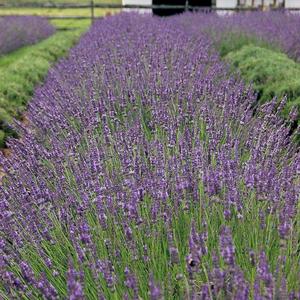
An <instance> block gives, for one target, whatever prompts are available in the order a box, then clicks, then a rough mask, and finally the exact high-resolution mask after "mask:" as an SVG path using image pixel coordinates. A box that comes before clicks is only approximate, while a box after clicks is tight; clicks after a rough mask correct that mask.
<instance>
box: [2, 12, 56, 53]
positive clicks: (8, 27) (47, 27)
mask: <svg viewBox="0 0 300 300" xmlns="http://www.w3.org/2000/svg"><path fill="white" fill-rule="evenodd" d="M54 32H55V28H54V27H53V26H52V25H51V24H50V23H49V22H48V21H47V20H46V19H45V18H42V17H37V16H7V17H2V18H0V55H2V54H5V53H8V52H11V51H13V50H16V49H18V48H20V47H23V46H26V45H31V44H35V43H37V42H39V41H40V40H42V39H45V38H47V37H49V36H50V35H52V34H53V33H54Z"/></svg>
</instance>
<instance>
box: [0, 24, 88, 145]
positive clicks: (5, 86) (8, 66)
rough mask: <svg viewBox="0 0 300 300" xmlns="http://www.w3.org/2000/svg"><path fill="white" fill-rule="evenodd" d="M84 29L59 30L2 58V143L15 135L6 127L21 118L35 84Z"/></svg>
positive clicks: (0, 64)
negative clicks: (13, 120)
mask: <svg viewBox="0 0 300 300" xmlns="http://www.w3.org/2000/svg"><path fill="white" fill-rule="evenodd" d="M82 31H83V28H82V29H80V30H75V31H65V32H58V33H56V34H54V35H53V36H52V37H50V38H48V39H46V40H44V41H42V42H41V43H39V44H36V45H33V46H28V47H24V48H22V49H19V50H17V51H15V52H13V53H11V54H8V55H6V56H3V57H0V78H1V80H0V130H2V131H4V132H5V135H4V136H3V134H1V135H0V143H1V144H2V145H3V142H4V139H5V138H6V137H7V136H8V135H11V133H12V132H11V130H9V128H8V127H7V126H6V124H7V123H10V122H11V121H12V119H13V118H18V117H20V115H21V112H22V111H23V110H24V109H25V107H26V103H27V102H28V100H29V99H30V97H31V96H32V95H33V91H34V88H35V86H36V85H37V84H38V83H39V82H41V81H42V80H43V78H44V76H45V75H46V74H47V72H48V69H49V67H50V66H51V64H52V63H54V62H55V61H56V60H57V59H58V58H60V57H62V56H63V55H65V54H66V53H67V51H68V49H69V48H70V47H72V46H73V45H74V43H75V42H76V41H77V40H78V38H79V37H80V35H81V33H82Z"/></svg>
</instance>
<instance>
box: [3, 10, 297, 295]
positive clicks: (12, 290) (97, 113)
mask: <svg viewBox="0 0 300 300" xmlns="http://www.w3.org/2000/svg"><path fill="white" fill-rule="evenodd" d="M199 18H203V19H204V18H205V16H202V15H199ZM191 20H192V19H191V15H189V14H187V15H182V16H177V17H173V18H170V19H159V18H154V17H151V16H147V15H145V16H143V15H137V14H120V15H118V16H114V17H109V18H105V19H102V20H99V21H97V22H95V24H94V25H93V26H92V28H91V29H90V31H89V32H88V33H87V34H86V35H84V37H82V39H81V41H80V43H79V44H78V45H77V46H76V47H75V48H74V49H73V50H72V51H71V53H70V56H69V58H68V59H66V60H64V61H61V62H60V63H59V64H58V65H57V66H56V67H55V68H53V69H52V70H51V72H50V73H49V76H48V78H47V81H46V83H45V84H44V86H42V87H41V88H39V89H38V90H37V91H36V93H35V97H34V99H33V100H32V102H31V103H30V105H29V112H28V118H29V122H30V125H29V127H26V128H24V127H23V125H22V124H17V127H18V130H19V131H20V133H21V135H22V139H21V140H11V142H10V147H11V149H12V151H13V156H12V157H11V158H4V157H2V159H1V165H3V168H4V170H5V172H6V176H5V177H4V179H3V182H2V185H1V187H0V193H1V198H0V199H1V200H0V217H1V218H0V220H1V221H0V229H1V240H0V254H1V255H0V257H1V260H0V272H1V273H0V274H1V285H0V295H1V297H2V298H4V299H12V298H14V297H15V298H23V299H38V298H41V297H44V298H47V299H65V298H68V299H98V298H99V299H112V298H115V299H122V298H124V299H138V297H141V298H143V299H253V298H255V299H267V298H266V297H270V295H271V297H274V299H275V297H279V296H278V295H288V297H290V299H299V288H300V282H299V276H300V264H299V262H300V259H299V258H300V257H299V256H300V249H299V233H300V229H299V226H298V225H297V220H299V216H300V215H299V172H300V154H299V151H297V148H296V146H295V145H293V144H292V143H291V137H290V136H289V128H288V127H287V124H285V123H284V121H283V120H282V119H281V118H280V116H279V111H280V109H281V107H283V105H284V103H283V102H282V105H281V107H277V103H276V102H275V101H271V102H269V103H267V104H265V105H264V106H263V107H261V108H260V109H259V111H258V112H257V113H256V114H255V116H254V117H253V111H252V108H251V107H252V104H253V101H255V95H254V93H253V91H252V90H251V88H248V87H246V86H245V85H244V84H243V82H241V81H238V80H237V79H234V78H232V77H230V76H229V73H228V70H227V66H226V65H224V64H223V63H222V62H221V61H220V59H219V57H218V55H217V53H216V51H215V50H214V49H213V47H212V41H211V40H209V39H207V36H206V34H204V33H202V31H201V30H199V28H197V30H196V28H195V26H194V25H193V22H192V21H191ZM200 29H201V28H200ZM283 258H284V259H283ZM268 299H269V298H268ZM271 299H272V298H271Z"/></svg>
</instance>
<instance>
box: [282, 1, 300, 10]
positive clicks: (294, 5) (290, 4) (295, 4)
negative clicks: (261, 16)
mask: <svg viewBox="0 0 300 300" xmlns="http://www.w3.org/2000/svg"><path fill="white" fill-rule="evenodd" d="M285 7H286V8H300V0H285Z"/></svg>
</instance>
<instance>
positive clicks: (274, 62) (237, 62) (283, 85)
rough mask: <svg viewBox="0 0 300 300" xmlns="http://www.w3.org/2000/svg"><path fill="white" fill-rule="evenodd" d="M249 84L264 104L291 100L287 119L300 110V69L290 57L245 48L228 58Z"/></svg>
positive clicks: (250, 47) (253, 48) (256, 48)
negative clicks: (295, 110) (293, 108)
mask: <svg viewBox="0 0 300 300" xmlns="http://www.w3.org/2000/svg"><path fill="white" fill-rule="evenodd" d="M225 59H226V60H227V61H229V62H230V63H231V64H232V66H233V67H234V68H238V70H239V71H240V73H241V76H242V77H243V79H244V80H245V81H246V82H247V83H252V84H253V87H254V89H255V90H256V91H257V92H258V100H259V101H260V102H261V103H264V102H266V101H270V100H272V98H273V97H275V96H276V97H277V98H278V99H279V100H280V99H281V98H283V97H284V96H287V100H288V102H287V105H286V108H285V115H287V114H288V112H289V111H290V109H291V108H292V107H294V106H297V107H299V106H300V65H299V64H298V63H296V62H294V61H293V60H292V59H290V58H288V57H287V55H285V54H283V53H280V52H277V51H273V50H270V49H266V48H262V47H258V46H255V45H245V46H243V47H242V48H241V49H239V50H237V51H232V52H230V53H229V54H227V55H226V57H225Z"/></svg>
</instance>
